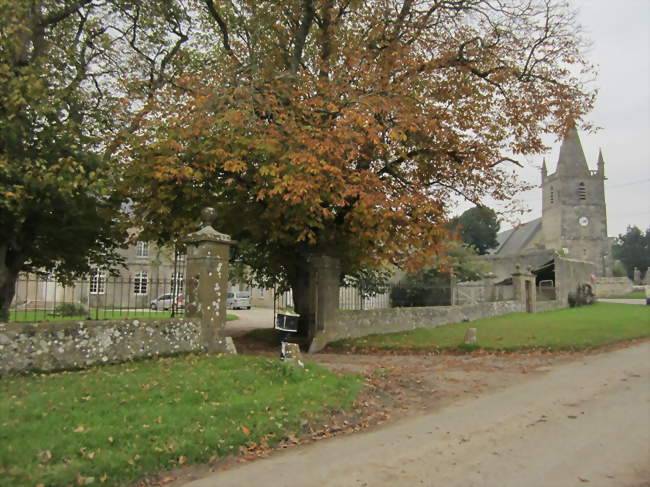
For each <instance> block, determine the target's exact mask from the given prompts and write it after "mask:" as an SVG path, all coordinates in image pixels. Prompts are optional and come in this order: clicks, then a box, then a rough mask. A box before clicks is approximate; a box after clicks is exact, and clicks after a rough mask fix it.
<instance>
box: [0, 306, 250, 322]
mask: <svg viewBox="0 0 650 487" xmlns="http://www.w3.org/2000/svg"><path fill="white" fill-rule="evenodd" d="M88 317H90V318H91V319H93V320H120V319H123V318H169V317H171V311H153V310H144V311H133V310H120V309H100V310H98V311H97V310H94V309H92V310H90V312H88V313H86V314H84V315H78V316H53V315H52V312H51V311H46V310H27V311H12V312H11V313H10V315H9V321H10V322H12V323H22V322H24V323H39V322H42V321H83V320H86V319H88ZM237 318H238V316H237V315H233V314H228V315H227V317H226V319H227V320H228V321H232V320H236V319H237Z"/></svg>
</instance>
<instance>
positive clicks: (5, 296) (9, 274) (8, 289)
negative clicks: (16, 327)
mask: <svg viewBox="0 0 650 487" xmlns="http://www.w3.org/2000/svg"><path fill="white" fill-rule="evenodd" d="M8 252H9V249H8V248H7V246H6V245H3V246H1V247H0V322H2V323H6V322H8V321H9V307H10V306H11V301H12V299H13V298H14V294H15V292H16V280H17V279H18V273H19V272H18V268H19V267H18V266H16V265H13V266H12V265H10V264H9V263H8V262H7V260H8V259H7V255H8Z"/></svg>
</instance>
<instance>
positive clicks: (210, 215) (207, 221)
mask: <svg viewBox="0 0 650 487" xmlns="http://www.w3.org/2000/svg"><path fill="white" fill-rule="evenodd" d="M215 218H217V211H216V210H215V209H214V208H212V207H211V206H206V207H205V208H203V209H202V210H201V224H202V225H201V227H202V228H205V227H211V226H213V225H212V224H213V223H214V220H215Z"/></svg>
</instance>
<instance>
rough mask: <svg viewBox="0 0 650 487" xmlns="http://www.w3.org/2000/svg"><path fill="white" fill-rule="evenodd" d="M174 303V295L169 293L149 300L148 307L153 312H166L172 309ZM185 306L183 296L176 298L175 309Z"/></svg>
mask: <svg viewBox="0 0 650 487" xmlns="http://www.w3.org/2000/svg"><path fill="white" fill-rule="evenodd" d="M173 303H174V295H173V294H171V293H167V294H163V295H162V296H158V297H157V298H156V299H153V300H151V303H150V304H149V307H150V308H151V309H154V310H158V309H163V310H168V309H171V308H172V305H173ZM184 306H185V298H184V297H183V296H176V308H182V307H184Z"/></svg>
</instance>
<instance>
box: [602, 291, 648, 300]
mask: <svg viewBox="0 0 650 487" xmlns="http://www.w3.org/2000/svg"><path fill="white" fill-rule="evenodd" d="M607 297H608V298H615V299H645V291H632V292H631V293H627V294H619V295H618V296H607Z"/></svg>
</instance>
